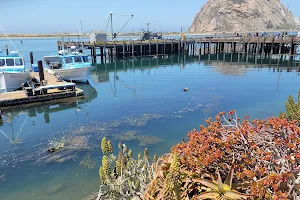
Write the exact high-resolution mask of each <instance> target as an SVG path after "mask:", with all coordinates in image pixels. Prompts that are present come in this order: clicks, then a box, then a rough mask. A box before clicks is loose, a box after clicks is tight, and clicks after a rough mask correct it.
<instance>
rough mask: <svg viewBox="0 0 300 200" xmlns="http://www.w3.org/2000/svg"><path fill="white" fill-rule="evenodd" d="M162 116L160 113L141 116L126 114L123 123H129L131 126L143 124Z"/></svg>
mask: <svg viewBox="0 0 300 200" xmlns="http://www.w3.org/2000/svg"><path fill="white" fill-rule="evenodd" d="M162 117H163V116H162V115H160V114H143V115H141V116H127V117H124V118H123V120H124V123H126V124H128V125H131V126H139V127H140V126H145V125H146V124H147V123H148V121H150V120H154V119H160V118H162Z"/></svg>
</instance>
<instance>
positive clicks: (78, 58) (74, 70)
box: [44, 52, 93, 82]
mask: <svg viewBox="0 0 300 200" xmlns="http://www.w3.org/2000/svg"><path fill="white" fill-rule="evenodd" d="M44 61H45V63H46V65H45V67H44V70H45V71H47V72H48V73H50V74H53V75H57V76H60V77H61V78H62V79H63V80H66V81H72V82H73V81H74V82H87V79H88V76H89V73H90V70H91V69H92V68H93V66H92V64H91V63H90V62H89V59H88V56H87V55H84V54H81V53H72V54H66V53H61V52H60V55H57V56H44Z"/></svg>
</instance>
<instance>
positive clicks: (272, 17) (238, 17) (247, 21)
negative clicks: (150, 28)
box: [188, 0, 300, 33]
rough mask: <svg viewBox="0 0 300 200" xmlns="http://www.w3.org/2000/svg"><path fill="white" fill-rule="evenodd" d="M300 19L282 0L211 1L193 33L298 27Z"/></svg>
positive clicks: (196, 23)
mask: <svg viewBox="0 0 300 200" xmlns="http://www.w3.org/2000/svg"><path fill="white" fill-rule="evenodd" d="M299 27H300V20H299V19H298V18H296V17H295V16H294V15H293V14H292V13H291V12H290V11H289V10H288V9H287V8H286V7H285V6H284V5H283V4H282V3H281V2H280V0H208V2H207V3H206V4H205V5H204V6H203V7H202V8H201V10H200V12H199V13H198V14H197V15H196V17H195V19H194V22H193V24H192V26H191V27H190V28H189V30H188V32H190V33H202V32H247V31H272V30H292V29H293V30H296V29H297V30H298V29H299Z"/></svg>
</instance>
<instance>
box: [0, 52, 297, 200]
mask: <svg viewBox="0 0 300 200" xmlns="http://www.w3.org/2000/svg"><path fill="white" fill-rule="evenodd" d="M282 62H285V61H280V65H279V66H278V67H277V63H278V60H273V61H272V63H271V64H272V65H271V67H270V66H269V60H268V59H266V60H265V59H260V57H257V58H256V57H253V56H252V55H249V56H248V58H246V57H243V56H242V55H241V54H240V56H238V55H236V54H219V55H215V54H211V55H201V56H200V57H199V55H196V56H192V55H169V56H163V57H161V56H153V57H144V58H128V59H124V60H116V61H115V62H114V61H113V60H111V62H109V63H103V64H99V65H98V66H97V68H96V69H95V70H94V71H93V72H92V76H91V79H90V80H89V81H90V83H91V85H79V87H81V88H82V89H83V90H84V91H85V97H83V98H70V99H62V100H57V101H51V102H48V103H42V104H29V105H24V106H20V107H15V108H13V109H6V110H4V115H5V116H4V122H3V126H2V127H0V129H1V130H3V131H5V134H6V136H7V137H5V138H7V139H5V138H4V137H2V135H1V133H0V152H1V154H0V184H1V186H0V193H1V195H0V196H1V197H2V196H4V198H5V197H10V198H11V199H18V198H20V197H22V198H23V199H32V194H33V193H34V194H36V196H35V197H36V198H38V197H39V198H40V199H70V198H72V199H77V198H79V197H82V196H84V195H85V194H88V193H90V192H91V191H92V190H93V189H98V186H99V177H98V176H97V174H98V167H99V165H100V162H101V158H100V155H101V152H100V148H99V143H100V141H101V138H102V137H103V136H106V137H108V139H110V140H112V142H113V143H114V146H115V147H116V146H117V143H118V142H119V141H123V142H125V143H126V144H128V146H130V148H133V151H134V153H137V152H141V151H143V148H144V147H145V146H147V148H149V151H150V152H151V153H156V154H158V155H159V154H161V153H165V152H166V151H169V148H170V147H171V146H172V145H174V144H175V143H177V142H180V141H181V140H182V138H183V137H185V136H186V133H187V131H188V130H191V129H192V128H198V127H199V124H200V123H202V122H203V121H204V118H207V117H210V116H213V115H215V113H216V112H218V111H220V110H229V109H238V110H239V111H240V112H244V113H245V112H248V111H249V110H250V111H251V112H249V113H246V114H251V115H253V114H257V113H258V114H257V115H260V114H261V113H263V114H261V115H263V117H265V116H270V115H273V114H274V113H279V110H280V109H281V108H284V101H285V100H286V98H287V96H288V94H290V93H291V92H293V91H292V90H294V89H295V88H296V87H297V84H295V83H297V81H298V79H297V78H298V77H294V76H293V73H295V71H296V70H299V63H297V62H296V64H294V63H293V62H291V63H290V67H287V66H285V65H283V64H282ZM246 63H247V64H246ZM261 63H262V64H261ZM273 69H275V71H274V72H275V73H273ZM278 69H279V70H278ZM288 69H289V70H288ZM277 71H278V72H279V73H277ZM281 71H282V72H281ZM286 72H289V73H286ZM297 74H298V73H297ZM276 75H277V76H278V80H279V81H280V82H281V84H283V86H284V87H282V88H284V90H281V91H280V96H279V94H277V93H276V91H275V90H274V87H275V88H278V86H279V83H280V82H279V81H278V82H277V79H276V78H277V76H276ZM254 79H255V81H253V80H254ZM275 81H276V82H275ZM261 85H264V87H261ZM288 86H290V87H288ZM184 87H189V91H188V92H183V88H184ZM293 87H294V88H293ZM279 90H280V88H279ZM295 91H296V90H295ZM257 96H259V97H260V98H259V100H257ZM114 99H116V100H114ZM267 108H269V109H267ZM244 113H243V114H244ZM270 113H271V114H270ZM241 115H242V114H241ZM257 115H256V116H257ZM16 141H17V142H18V141H21V143H16ZM55 143H64V148H63V149H61V150H60V151H58V152H56V153H54V154H48V153H47V148H49V147H51V145H53V144H55ZM135 156H136V154H135ZM90 168H91V169H90ZM93 168H94V169H93ZM32 169H34V170H32ZM88 170H89V171H88ZM50 172H51V175H50V176H49V173H50ZM23 174H27V175H28V177H34V178H32V180H23V181H20V180H19V177H20V176H21V175H23ZM45 174H48V175H45ZM3 177H4V178H3ZM66 177H67V178H66ZM52 178H53V179H52ZM50 179H51V180H50ZM1 180H5V181H4V182H3V183H1ZM41 183H42V184H41ZM82 183H84V184H82ZM18 184H19V185H18ZM15 185H17V186H15ZM83 185H84V186H83ZM14 187H18V188H19V190H21V191H22V192H23V193H22V194H21V193H20V194H17V193H16V192H15V190H14ZM83 187H85V188H83ZM49 188H54V189H53V191H54V192H53V191H51V190H52V189H51V190H50V191H51V192H49V193H47V194H41V193H42V192H38V191H47V190H48V189H49ZM57 188H58V189H57ZM60 188H63V189H60ZM74 188H80V189H74ZM57 190H59V192H57ZM71 190H72V191H71ZM83 191H84V192H86V193H85V194H83ZM1 199H2V198H1Z"/></svg>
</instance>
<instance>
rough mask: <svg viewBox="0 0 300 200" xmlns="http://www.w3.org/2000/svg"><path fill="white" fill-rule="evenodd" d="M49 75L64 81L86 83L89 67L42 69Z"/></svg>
mask: <svg viewBox="0 0 300 200" xmlns="http://www.w3.org/2000/svg"><path fill="white" fill-rule="evenodd" d="M44 70H45V71H47V72H48V73H50V74H53V75H58V76H60V77H61V78H62V79H63V80H65V81H72V82H83V83H85V82H87V79H88V76H89V71H90V69H89V67H81V68H74V69H49V68H44Z"/></svg>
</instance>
